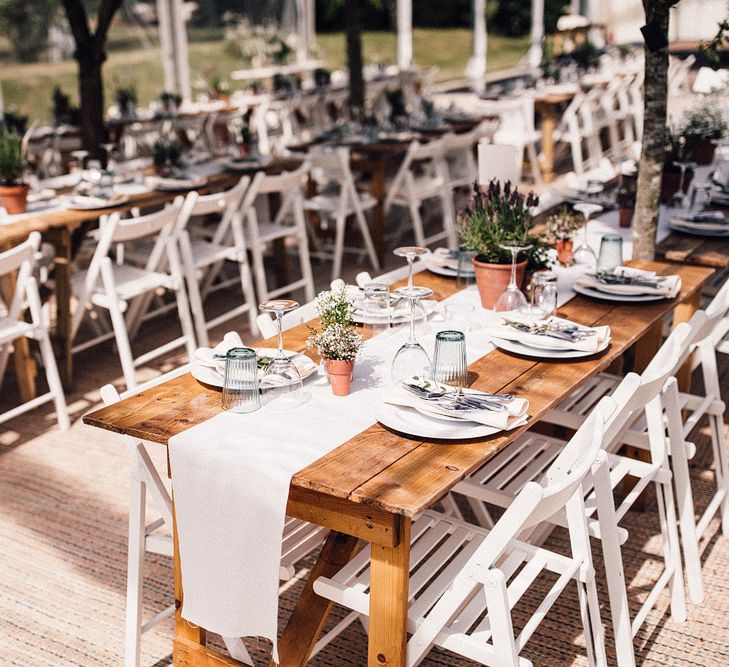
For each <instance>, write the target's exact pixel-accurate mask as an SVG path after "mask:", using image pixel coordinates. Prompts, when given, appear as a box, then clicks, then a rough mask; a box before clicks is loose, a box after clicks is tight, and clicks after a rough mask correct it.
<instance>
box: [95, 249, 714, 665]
mask: <svg viewBox="0 0 729 667" xmlns="http://www.w3.org/2000/svg"><path fill="white" fill-rule="evenodd" d="M631 265H633V266H636V267H638V268H641V269H646V270H653V271H656V272H657V273H658V274H660V275H669V274H678V275H679V276H680V277H681V281H682V287H681V291H680V294H679V295H678V296H677V297H676V298H675V299H671V300H660V301H653V302H649V303H641V304H640V305H636V304H629V303H623V302H616V301H597V300H593V299H590V298H587V297H583V296H576V297H575V298H573V299H571V300H570V301H568V302H567V303H565V304H564V305H563V306H562V307H561V308H559V310H558V315H560V316H561V317H565V318H569V319H571V320H574V321H577V322H580V323H582V324H585V325H589V326H596V325H608V326H610V328H611V344H610V346H609V347H608V349H607V350H606V351H605V352H603V353H601V354H598V355H593V356H589V357H586V358H583V359H578V360H574V361H569V362H565V361H559V362H554V361H551V362H550V361H546V360H539V359H535V358H527V357H521V356H513V355H510V354H507V353H505V352H502V351H499V350H494V351H492V352H490V353H488V354H486V355H485V356H483V357H481V358H480V359H478V360H477V361H476V362H475V363H473V364H471V365H470V366H469V376H470V377H471V378H472V379H473V382H472V384H471V386H472V387H474V388H476V389H479V390H483V391H488V392H513V393H515V394H518V395H519V396H522V397H524V398H526V399H528V400H529V405H530V408H529V415H530V420H529V424H528V426H529V427H531V426H533V425H534V424H535V423H536V422H537V421H539V420H540V418H542V417H543V416H544V415H545V414H546V413H547V412H548V411H549V410H550V409H551V408H552V407H554V406H555V405H556V404H558V403H559V402H560V401H561V400H562V399H563V398H564V397H565V396H567V395H568V394H569V393H570V392H571V391H572V390H573V389H574V388H575V387H577V386H578V385H580V384H581V383H583V382H584V381H585V380H587V379H588V378H589V377H591V376H592V375H594V374H596V373H598V372H600V371H602V370H604V369H606V368H607V367H608V366H610V365H611V364H612V363H613V362H615V361H616V360H618V359H619V358H620V357H621V356H622V355H623V354H624V353H625V352H627V351H628V350H629V349H630V348H631V347H633V346H635V347H636V355H635V359H636V361H635V363H636V366H637V370H641V366H642V367H644V366H645V364H646V363H647V362H648V360H649V359H650V358H651V357H652V356H653V354H654V353H655V351H656V349H657V347H658V346H659V345H660V342H661V337H660V335H659V334H657V332H661V331H662V329H663V324H664V322H665V320H666V318H667V317H669V316H671V315H673V319H674V323H676V322H677V321H679V320H682V319H687V318H688V317H689V316H690V314H691V313H692V311H693V310H694V309H695V307H696V304H697V298H698V295H699V294H700V292H701V289H702V287H703V285H704V283H705V282H706V281H707V280H708V279H709V278H710V276H711V275H712V273H713V271H712V269H708V268H703V267H696V266H684V265H675V264H667V263H659V262H632V263H631ZM417 282H418V283H419V284H423V285H426V286H428V287H431V288H432V289H433V290H434V298H435V299H439V300H440V299H444V298H446V297H448V296H450V295H451V294H454V293H455V292H457V291H458V290H459V289H460V288H459V286H458V285H457V283H456V281H455V280H454V279H450V278H445V277H440V276H435V275H433V274H430V273H428V272H422V273H420V274H419V275H418V278H417ZM308 333H309V331H308V329H307V327H306V325H300V326H298V327H295V328H293V329H290V330H288V331H287V332H285V334H284V342H285V345H286V347H287V348H288V349H291V350H296V351H303V350H305V349H306V342H305V341H306V338H307V336H308ZM363 333H365V335H366V334H367V330H366V329H365V330H364V331H363ZM270 343H271V341H268V344H270ZM265 344H266V342H263V343H261V345H265ZM303 409H306V408H305V407H304V408H303ZM220 410H221V405H220V392H219V391H216V390H214V389H212V388H210V387H206V386H204V385H202V384H201V383H199V382H197V381H196V380H195V379H194V378H193V377H192V376H191V375H190V374H184V375H181V376H179V377H176V378H174V379H172V380H169V381H168V382H165V383H163V384H160V385H158V386H155V387H153V388H150V389H147V390H145V391H142V392H141V393H139V394H136V395H133V396H131V397H129V398H127V399H125V400H122V401H120V402H119V403H116V404H114V405H111V406H108V407H105V408H102V409H99V410H96V411H94V412H92V413H90V414H88V415H86V416H85V417H84V422H85V423H86V424H88V425H91V426H95V427H98V428H102V429H106V430H109V431H113V432H116V433H120V434H124V435H128V436H131V437H133V438H138V439H141V440H145V441H150V442H154V443H159V444H161V445H167V444H168V442H169V439H170V438H171V437H173V436H174V435H176V434H179V433H181V432H183V431H185V430H186V429H188V428H190V427H192V426H194V425H196V424H199V423H202V422H203V421H205V420H207V419H210V418H212V417H213V416H215V415H216V414H218V413H219V412H220ZM526 428H527V427H526V426H525V427H521V428H517V429H515V430H513V431H508V432H501V433H498V434H496V435H493V436H491V437H487V438H479V439H474V440H469V441H465V442H448V443H444V442H439V441H425V440H423V439H422V438H418V437H409V436H406V435H403V434H400V433H397V432H395V431H392V430H389V429H387V428H385V427H384V426H382V425H380V424H379V423H375V420H374V417H373V424H372V426H370V427H369V428H368V429H366V430H365V431H363V432H362V433H360V434H359V435H357V436H356V437H354V438H352V439H351V440H349V441H347V442H344V443H342V444H341V445H340V446H339V447H337V448H336V449H334V450H333V451H331V452H330V453H329V454H326V455H325V456H323V457H321V458H320V459H319V460H317V461H315V462H314V463H312V464H311V465H309V466H307V467H306V468H305V469H303V470H301V471H299V472H298V473H296V474H294V476H293V477H292V479H291V484H290V488H289V497H288V506H287V514H288V515H289V516H292V517H295V518H300V519H303V520H307V521H311V522H313V523H316V524H319V525H322V526H324V527H326V528H329V529H331V532H330V534H329V536H328V538H327V541H326V543H325V545H324V547H323V548H322V551H321V554H320V556H319V558H318V560H317V562H316V564H315V565H314V567H313V569H312V571H311V573H310V575H309V578H308V581H307V583H306V585H305V587H304V589H303V592H302V593H301V596H300V598H299V600H298V603H297V604H296V607H295V608H294V611H293V613H292V615H291V617H290V619H289V621H288V624H287V626H286V628H285V630H284V632H283V636H282V637H281V640H280V641H279V654H280V657H281V662H280V664H282V665H287V666H291V665H303V664H306V662H307V660H308V656H309V655H310V653H311V651H312V649H313V647H314V644H315V642H316V640H317V637H318V635H319V632H320V631H321V629H322V627H323V625H324V623H325V621H326V618H327V615H328V612H329V610H330V607H331V603H330V602H329V601H327V600H324V599H323V598H320V597H318V596H317V595H316V594H315V593H314V591H313V582H314V581H315V580H316V579H317V577H319V576H330V575H332V574H334V573H335V572H336V571H337V570H338V569H339V568H340V567H341V566H342V565H343V564H344V563H346V562H347V561H348V560H349V559H350V558H351V556H352V555H353V554H354V553H355V551H356V549H357V547H358V544H359V543H360V541H361V540H364V541H367V542H369V543H370V545H371V582H370V586H371V588H370V622H369V628H368V636H369V640H368V641H369V649H368V650H369V653H368V665H369V666H370V667H375V666H377V667H381V666H382V665H389V666H393V667H400V666H402V665H405V651H406V649H405V646H406V640H407V630H406V624H407V609H408V573H409V561H410V526H411V521H412V519H413V517H415V516H416V515H417V514H418V513H419V512H421V511H423V510H424V509H426V508H428V507H430V506H432V505H433V504H434V503H436V502H437V501H438V500H439V499H440V498H442V497H443V496H444V495H445V494H447V493H448V491H449V489H451V488H452V487H453V486H454V485H455V484H456V483H457V482H458V481H460V480H461V479H463V478H464V477H465V476H466V475H468V474H469V473H471V472H472V471H474V470H476V469H477V468H478V467H480V466H481V465H483V464H484V463H485V462H486V461H487V460H489V458H491V457H492V456H494V455H495V454H496V453H497V452H499V451H500V450H502V449H503V448H504V447H508V446H509V444H510V443H512V442H514V440H515V439H516V438H517V437H518V436H519V435H520V434H521V433H522V432H523V431H524V430H525V429H526ZM174 575H175V599H176V607H177V613H176V623H175V639H174V652H173V656H174V664H175V665H176V666H183V665H184V666H185V667H193V666H196V667H202V666H203V665H205V666H208V665H211V664H216V665H218V664H219V665H230V666H232V665H239V664H240V663H238V662H237V661H235V660H233V659H232V658H230V657H228V656H225V655H223V654H221V653H219V652H218V651H216V650H215V649H213V648H211V647H208V646H207V645H206V632H205V629H204V628H200V627H197V626H193V625H191V624H189V623H187V622H186V621H185V619H184V618H183V617H182V615H181V609H182V597H183V586H182V583H183V582H182V577H181V572H180V562H179V551H178V548H177V541H176V530H175V567H174Z"/></svg>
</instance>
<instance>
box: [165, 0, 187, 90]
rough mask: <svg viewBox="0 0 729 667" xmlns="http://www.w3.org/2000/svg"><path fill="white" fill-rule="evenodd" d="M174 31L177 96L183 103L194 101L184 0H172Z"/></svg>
mask: <svg viewBox="0 0 729 667" xmlns="http://www.w3.org/2000/svg"><path fill="white" fill-rule="evenodd" d="M170 7H171V11H172V19H173V20H172V29H173V36H174V44H175V67H176V69H177V94H178V95H180V96H181V97H182V100H183V102H189V101H190V100H191V99H192V89H191V88H190V59H189V57H188V55H187V25H186V23H185V10H184V7H183V0H170Z"/></svg>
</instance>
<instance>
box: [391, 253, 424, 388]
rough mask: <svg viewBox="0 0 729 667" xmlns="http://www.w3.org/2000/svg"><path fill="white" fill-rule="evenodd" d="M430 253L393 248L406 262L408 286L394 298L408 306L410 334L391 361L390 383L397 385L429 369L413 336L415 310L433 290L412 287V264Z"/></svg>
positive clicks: (420, 346)
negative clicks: (405, 301)
mask: <svg viewBox="0 0 729 667" xmlns="http://www.w3.org/2000/svg"><path fill="white" fill-rule="evenodd" d="M428 252H430V251H429V250H428V249H427V248H421V247H419V246H403V247H400V248H395V250H394V253H395V254H396V255H397V256H398V257H405V258H406V259H407V261H408V267H409V269H410V270H409V272H408V284H407V285H405V286H403V287H398V288H396V289H395V290H394V293H395V295H396V296H398V297H400V298H402V299H406V300H407V301H408V303H409V304H410V332H409V335H408V339H407V340H406V341H405V343H403V345H402V346H400V349H399V350H398V351H397V353H396V354H395V357H394V358H393V360H392V369H391V375H392V381H393V382H395V383H397V382H400V381H401V380H405V379H407V378H409V377H412V376H413V375H422V374H423V373H424V372H426V371H427V370H428V369H429V368H430V357H429V356H428V353H427V352H426V351H425V348H424V347H423V346H422V345H421V344H420V343H418V341H417V338H416V336H415V309H416V307H417V304H418V302H419V301H420V300H421V299H427V298H428V297H429V296H432V294H433V290H432V289H430V288H428V287H421V286H418V285H413V262H414V261H415V258H416V257H419V256H421V255H425V254H426V253H428Z"/></svg>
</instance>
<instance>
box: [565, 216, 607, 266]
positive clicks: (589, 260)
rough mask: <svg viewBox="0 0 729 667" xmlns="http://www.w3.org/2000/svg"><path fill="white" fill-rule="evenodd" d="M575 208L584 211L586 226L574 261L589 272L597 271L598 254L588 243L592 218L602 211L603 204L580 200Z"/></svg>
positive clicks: (573, 255) (575, 252)
mask: <svg viewBox="0 0 729 667" xmlns="http://www.w3.org/2000/svg"><path fill="white" fill-rule="evenodd" d="M574 209H575V211H577V212H578V213H582V217H584V219H585V226H584V232H583V235H582V243H581V244H580V245H579V246H578V247H577V248H576V249H575V251H574V253H573V254H572V263H573V264H574V265H575V266H582V267H584V268H585V270H586V271H587V272H589V273H595V271H597V255H596V254H595V251H594V250H593V249H592V248H591V247H590V244H589V243H588V238H589V237H588V225H589V222H590V218H591V217H592V216H593V215H595V214H596V213H600V211H602V206H600V204H588V203H586V202H580V203H579V204H575V206H574Z"/></svg>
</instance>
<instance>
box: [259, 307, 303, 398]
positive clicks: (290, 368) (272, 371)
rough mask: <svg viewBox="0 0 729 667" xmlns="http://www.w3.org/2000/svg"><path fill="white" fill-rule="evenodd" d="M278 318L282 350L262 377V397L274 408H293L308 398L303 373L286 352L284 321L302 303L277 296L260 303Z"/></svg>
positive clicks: (263, 308) (279, 345) (277, 324)
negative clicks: (285, 315)
mask: <svg viewBox="0 0 729 667" xmlns="http://www.w3.org/2000/svg"><path fill="white" fill-rule="evenodd" d="M258 307H259V308H260V309H261V310H262V311H263V312H265V313H272V314H273V315H274V317H275V318H276V327H277V330H278V350H277V352H276V356H275V357H274V358H273V361H271V363H270V364H269V365H268V367H267V368H266V370H265V371H264V373H263V377H262V378H261V398H262V403H263V404H264V405H267V406H270V408H271V409H272V410H292V409H294V408H297V407H298V406H300V405H301V404H302V403H304V402H305V401H306V396H305V394H304V385H303V382H302V380H301V374H300V373H299V370H298V369H297V368H296V366H295V365H294V363H293V361H291V359H289V358H288V357H287V356H286V354H285V353H284V349H283V335H282V328H281V320H282V318H283V316H284V313H288V312H291V311H292V310H296V309H297V308H298V307H299V304H298V303H297V302H296V301H291V300H290V299H273V300H271V301H265V302H264V303H262V304H261V305H260V306H258Z"/></svg>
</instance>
